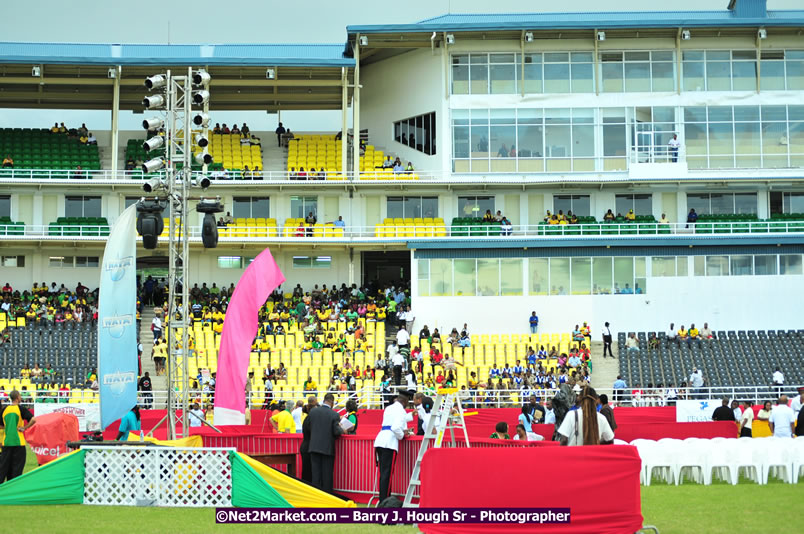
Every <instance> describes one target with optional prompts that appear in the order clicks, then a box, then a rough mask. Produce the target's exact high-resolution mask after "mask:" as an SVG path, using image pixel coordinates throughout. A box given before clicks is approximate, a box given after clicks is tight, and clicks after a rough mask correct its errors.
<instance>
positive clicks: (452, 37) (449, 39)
mask: <svg viewBox="0 0 804 534" xmlns="http://www.w3.org/2000/svg"><path fill="white" fill-rule="evenodd" d="M447 44H448V45H451V44H455V35H454V34H451V33H448V34H447Z"/></svg>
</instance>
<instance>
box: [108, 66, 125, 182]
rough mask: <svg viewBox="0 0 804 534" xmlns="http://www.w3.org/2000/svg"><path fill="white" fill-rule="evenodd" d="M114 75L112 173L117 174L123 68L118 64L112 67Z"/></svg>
mask: <svg viewBox="0 0 804 534" xmlns="http://www.w3.org/2000/svg"><path fill="white" fill-rule="evenodd" d="M114 72H115V77H114V85H113V88H112V165H111V171H112V175H113V176H114V175H116V174H117V154H118V146H117V145H118V144H119V135H120V132H119V130H120V122H119V117H118V115H119V114H120V76H122V74H123V68H122V67H121V66H120V65H118V66H116V67H114Z"/></svg>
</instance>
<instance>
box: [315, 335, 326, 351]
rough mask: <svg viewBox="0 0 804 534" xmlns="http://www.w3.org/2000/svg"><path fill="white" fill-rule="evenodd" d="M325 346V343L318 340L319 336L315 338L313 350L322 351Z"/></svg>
mask: <svg viewBox="0 0 804 534" xmlns="http://www.w3.org/2000/svg"><path fill="white" fill-rule="evenodd" d="M323 348H324V344H323V343H321V341H319V340H318V338H315V339H313V350H314V351H315V352H321V349H323Z"/></svg>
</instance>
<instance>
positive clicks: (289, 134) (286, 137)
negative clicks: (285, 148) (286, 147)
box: [285, 128, 296, 141]
mask: <svg viewBox="0 0 804 534" xmlns="http://www.w3.org/2000/svg"><path fill="white" fill-rule="evenodd" d="M295 138H296V136H295V135H294V134H293V132H291V131H290V128H288V129H287V131H286V132H285V139H287V140H288V141H290V140H291V139H295Z"/></svg>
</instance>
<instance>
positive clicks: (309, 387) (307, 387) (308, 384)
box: [304, 376, 318, 393]
mask: <svg viewBox="0 0 804 534" xmlns="http://www.w3.org/2000/svg"><path fill="white" fill-rule="evenodd" d="M316 391H318V384H316V383H315V380H313V377H312V376H308V377H307V380H305V381H304V392H305V393H308V392H313V393H314V392H316Z"/></svg>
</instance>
